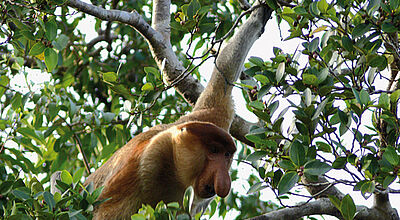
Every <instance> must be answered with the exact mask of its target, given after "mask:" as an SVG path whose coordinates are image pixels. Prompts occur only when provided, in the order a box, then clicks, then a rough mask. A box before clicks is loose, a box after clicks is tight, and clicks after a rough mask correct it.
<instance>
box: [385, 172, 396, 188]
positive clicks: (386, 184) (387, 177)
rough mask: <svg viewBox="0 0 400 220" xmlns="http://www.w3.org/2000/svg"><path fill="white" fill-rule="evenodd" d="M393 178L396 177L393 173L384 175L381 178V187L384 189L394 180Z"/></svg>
mask: <svg viewBox="0 0 400 220" xmlns="http://www.w3.org/2000/svg"><path fill="white" fill-rule="evenodd" d="M395 179H396V176H394V175H389V176H386V177H385V179H384V180H383V184H382V186H383V188H384V189H386V188H388V186H389V185H390V184H391V183H393V181H394V180H395Z"/></svg>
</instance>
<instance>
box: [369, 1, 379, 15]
mask: <svg viewBox="0 0 400 220" xmlns="http://www.w3.org/2000/svg"><path fill="white" fill-rule="evenodd" d="M380 4H381V0H370V1H369V4H368V6H367V12H368V15H369V16H371V15H372V14H373V13H374V12H375V11H377V10H378V9H379V5H380Z"/></svg>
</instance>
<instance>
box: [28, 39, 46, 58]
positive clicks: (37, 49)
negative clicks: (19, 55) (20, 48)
mask: <svg viewBox="0 0 400 220" xmlns="http://www.w3.org/2000/svg"><path fill="white" fill-rule="evenodd" d="M45 48H46V46H44V44H42V42H37V43H36V44H34V45H33V46H32V48H31V50H30V51H29V55H30V56H36V55H39V54H41V53H43V51H44V49H45Z"/></svg>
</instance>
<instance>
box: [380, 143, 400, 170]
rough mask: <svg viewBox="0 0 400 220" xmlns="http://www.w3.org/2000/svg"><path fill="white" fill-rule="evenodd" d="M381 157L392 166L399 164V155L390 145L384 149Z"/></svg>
mask: <svg viewBox="0 0 400 220" xmlns="http://www.w3.org/2000/svg"><path fill="white" fill-rule="evenodd" d="M383 158H385V159H386V160H387V161H388V162H389V163H390V164H392V165H393V166H397V165H398V164H399V155H398V154H397V152H396V150H395V149H394V148H393V147H391V146H389V147H387V148H386V149H385V152H384V153H383Z"/></svg>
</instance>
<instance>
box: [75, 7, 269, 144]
mask: <svg viewBox="0 0 400 220" xmlns="http://www.w3.org/2000/svg"><path fill="white" fill-rule="evenodd" d="M67 5H68V6H70V7H73V8H75V9H76V10H78V11H81V12H84V13H87V14H90V15H92V16H94V17H97V18H100V19H102V20H106V21H117V22H121V23H124V24H127V25H130V26H132V27H133V28H135V30H137V31H138V32H139V33H140V34H141V35H142V36H143V37H144V38H145V39H146V40H147V42H148V44H149V46H150V49H151V52H152V55H153V57H154V59H155V61H156V63H157V65H158V67H159V68H160V69H161V67H162V63H163V60H164V59H165V60H166V62H165V68H164V69H163V73H164V75H165V79H166V81H167V82H173V80H174V79H176V78H177V77H179V76H180V75H181V74H182V73H183V72H184V71H185V67H184V66H183V65H182V62H181V61H180V60H179V59H178V57H177V56H176V54H175V52H174V51H173V50H172V46H171V43H170V41H169V37H170V25H169V22H170V14H169V13H170V5H171V1H169V0H154V1H153V18H152V25H151V26H150V24H148V23H147V22H146V21H145V20H144V19H143V18H142V17H141V15H140V14H138V13H137V12H136V11H132V12H126V11H120V10H106V9H104V8H101V7H99V6H95V5H91V4H87V3H84V2H82V1H80V0H69V1H68V2H67ZM257 10H258V11H259V12H256V11H257ZM261 10H263V11H262V12H260V11H261ZM253 13H254V14H258V16H252V17H250V18H249V19H248V20H247V21H246V22H244V24H243V25H242V26H241V27H240V28H239V29H238V31H237V33H239V32H240V31H241V30H242V32H241V33H242V34H241V35H240V36H237V37H235V36H236V35H234V36H233V37H232V39H231V40H230V41H229V42H228V45H230V46H229V48H230V49H229V50H231V49H233V50H235V51H234V52H232V53H230V54H231V57H230V58H224V59H225V60H226V62H228V63H230V64H232V63H234V64H237V65H238V66H240V68H241V66H242V65H243V61H244V59H245V57H246V56H247V53H248V50H249V49H250V48H251V46H252V45H253V44H254V42H255V40H257V39H258V38H259V36H260V35H261V33H262V32H263V30H264V26H265V24H266V22H267V21H268V19H269V18H270V16H271V13H272V10H271V9H269V8H268V7H267V6H263V7H260V8H259V9H256V10H254V12H253ZM246 23H247V25H246ZM254 27H257V28H254ZM243 33H244V34H245V35H244V34H243ZM247 37H249V38H248V39H247ZM241 49H243V51H241ZM223 50H224V49H222V51H223ZM225 50H228V49H225ZM222 51H221V53H222ZM235 68H237V66H236V67H235ZM238 71H241V69H240V70H238ZM175 89H176V90H177V91H178V92H179V93H180V94H182V96H183V97H184V98H185V100H186V101H187V102H188V103H190V104H191V105H194V103H196V101H197V99H198V97H199V96H200V93H201V92H202V91H203V90H204V87H203V86H202V85H201V84H200V83H199V82H198V81H197V80H196V79H195V78H194V77H192V76H191V75H189V76H187V77H186V78H185V80H182V81H181V82H180V83H178V84H177V85H175ZM252 125H253V124H252V123H249V122H247V121H245V120H244V119H242V118H240V117H239V116H235V120H234V122H233V124H232V126H231V130H230V133H231V134H232V136H233V137H235V138H236V139H238V140H240V141H242V142H244V143H247V144H249V145H252V143H251V142H249V141H247V139H246V138H245V137H244V136H245V135H246V134H247V133H248V132H249V129H250V127H251V126H252Z"/></svg>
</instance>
